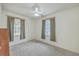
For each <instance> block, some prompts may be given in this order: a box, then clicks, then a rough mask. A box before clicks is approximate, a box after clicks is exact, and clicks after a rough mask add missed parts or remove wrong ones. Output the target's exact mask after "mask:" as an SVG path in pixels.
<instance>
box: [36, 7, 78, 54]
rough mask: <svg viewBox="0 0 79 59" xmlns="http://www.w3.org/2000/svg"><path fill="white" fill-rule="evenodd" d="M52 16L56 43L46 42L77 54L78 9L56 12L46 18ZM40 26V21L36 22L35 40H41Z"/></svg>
mask: <svg viewBox="0 0 79 59" xmlns="http://www.w3.org/2000/svg"><path fill="white" fill-rule="evenodd" d="M54 16H55V17H56V42H49V41H48V43H51V44H54V45H56V46H59V47H62V48H64V49H68V50H71V51H74V52H78V53H79V7H74V8H70V9H67V10H63V11H60V12H57V13H55V14H52V15H49V16H47V18H48V17H54ZM41 24H42V23H41V20H36V25H37V26H36V31H37V32H36V39H41V28H42V25H41ZM42 41H44V40H42ZM46 42H47V41H46Z"/></svg>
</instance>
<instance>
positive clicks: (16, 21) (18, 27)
mask: <svg viewBox="0 0 79 59" xmlns="http://www.w3.org/2000/svg"><path fill="white" fill-rule="evenodd" d="M7 26H8V30H9V34H10V42H13V41H18V40H21V39H25V20H24V19H20V18H17V17H11V16H8V17H7Z"/></svg>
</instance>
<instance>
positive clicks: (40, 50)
mask: <svg viewBox="0 0 79 59" xmlns="http://www.w3.org/2000/svg"><path fill="white" fill-rule="evenodd" d="M10 55H11V56H77V55H79V54H76V53H73V52H70V51H67V50H64V49H61V48H58V47H54V46H51V45H48V44H45V43H43V42H40V41H29V42H24V43H21V44H18V45H15V46H12V47H11V52H10Z"/></svg>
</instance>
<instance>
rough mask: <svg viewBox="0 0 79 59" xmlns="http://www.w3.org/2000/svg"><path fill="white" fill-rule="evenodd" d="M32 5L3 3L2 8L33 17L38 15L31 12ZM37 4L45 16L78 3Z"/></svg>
mask: <svg viewBox="0 0 79 59" xmlns="http://www.w3.org/2000/svg"><path fill="white" fill-rule="evenodd" d="M33 5H34V3H4V4H3V8H4V9H5V10H8V11H11V12H15V13H18V14H21V15H24V16H28V17H30V18H33V19H35V18H38V17H35V16H34V15H33V13H32V6H33ZM38 5H39V6H40V10H41V11H42V12H44V15H45V16H46V15H49V14H51V13H55V12H57V11H60V10H63V9H67V8H71V7H75V6H78V5H79V4H78V3H38Z"/></svg>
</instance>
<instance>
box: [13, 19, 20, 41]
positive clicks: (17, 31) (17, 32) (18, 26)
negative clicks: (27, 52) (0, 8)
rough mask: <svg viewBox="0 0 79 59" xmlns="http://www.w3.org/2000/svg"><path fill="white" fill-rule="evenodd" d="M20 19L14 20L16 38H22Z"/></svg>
mask: <svg viewBox="0 0 79 59" xmlns="http://www.w3.org/2000/svg"><path fill="white" fill-rule="evenodd" d="M20 27H21V26H20V19H15V20H14V40H18V39H20Z"/></svg>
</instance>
